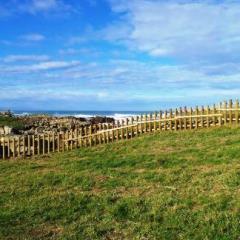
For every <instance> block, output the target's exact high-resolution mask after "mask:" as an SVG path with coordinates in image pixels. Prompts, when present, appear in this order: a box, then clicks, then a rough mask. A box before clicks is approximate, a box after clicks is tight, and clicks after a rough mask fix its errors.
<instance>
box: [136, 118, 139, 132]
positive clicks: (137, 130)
mask: <svg viewBox="0 0 240 240" xmlns="http://www.w3.org/2000/svg"><path fill="white" fill-rule="evenodd" d="M138 122H139V116H136V124H137V126H136V135H137V136H138V135H139V127H138Z"/></svg>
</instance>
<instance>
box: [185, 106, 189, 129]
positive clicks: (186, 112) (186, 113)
mask: <svg viewBox="0 0 240 240" xmlns="http://www.w3.org/2000/svg"><path fill="white" fill-rule="evenodd" d="M187 115H188V111H187V107H186V106H185V107H184V130H186V129H187V118H188V116H187Z"/></svg>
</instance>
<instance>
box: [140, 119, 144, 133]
mask: <svg viewBox="0 0 240 240" xmlns="http://www.w3.org/2000/svg"><path fill="white" fill-rule="evenodd" d="M142 121H143V115H142V114H141V115H140V134H142V133H143V127H142Z"/></svg>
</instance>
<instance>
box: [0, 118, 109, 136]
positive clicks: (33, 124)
mask: <svg viewBox="0 0 240 240" xmlns="http://www.w3.org/2000/svg"><path fill="white" fill-rule="evenodd" d="M12 118H14V121H15V122H19V123H20V122H21V127H19V126H18V128H14V127H13V128H11V127H8V126H4V127H1V128H0V135H13V134H20V135H33V134H42V133H50V132H51V133H52V132H54V133H58V132H65V131H69V130H75V129H76V128H82V127H84V126H89V125H97V124H100V123H114V119H113V118H109V117H100V116H97V117H92V118H77V117H71V116H70V117H53V116H46V115H38V116H21V117H11V119H12Z"/></svg>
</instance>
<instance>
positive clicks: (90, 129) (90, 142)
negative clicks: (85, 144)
mask: <svg viewBox="0 0 240 240" xmlns="http://www.w3.org/2000/svg"><path fill="white" fill-rule="evenodd" d="M89 146H90V147H91V146H92V125H90V126H89Z"/></svg>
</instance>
